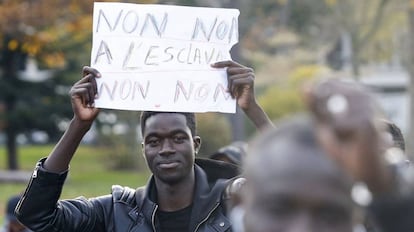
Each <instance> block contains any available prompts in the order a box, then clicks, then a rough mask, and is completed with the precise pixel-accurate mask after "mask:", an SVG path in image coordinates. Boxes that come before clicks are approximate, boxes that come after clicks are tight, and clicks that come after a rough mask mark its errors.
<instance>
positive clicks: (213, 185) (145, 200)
mask: <svg viewBox="0 0 414 232" xmlns="http://www.w3.org/2000/svg"><path fill="white" fill-rule="evenodd" d="M198 163H199V164H200V165H202V166H203V167H210V168H211V167H213V166H214V165H215V163H216V164H217V162H214V161H213V162H212V163H211V162H210V161H206V160H202V161H200V160H198V159H196V164H195V165H194V173H195V191H194V196H193V208H192V213H191V219H190V226H189V229H190V231H194V230H195V229H196V228H197V226H198V224H199V223H201V222H203V220H204V219H206V218H208V216H209V214H211V212H212V211H214V209H215V208H216V207H217V206H218V205H219V204H220V202H221V196H222V193H223V191H224V188H225V186H227V182H228V181H226V180H225V179H228V178H232V177H234V176H236V175H237V174H238V171H239V170H238V169H235V168H234V167H230V166H227V167H226V168H230V170H232V171H231V172H228V171H227V173H225V174H223V175H222V178H225V179H219V178H218V177H220V175H217V173H215V175H214V177H210V178H208V176H207V174H206V172H205V171H204V170H203V168H201V167H200V166H199V165H198ZM206 164H207V166H206ZM218 164H219V165H218V166H217V167H216V168H215V170H216V172H217V171H218V170H223V164H222V162H220V163H218ZM224 170H226V169H224ZM227 170H229V169H227ZM207 171H208V172H209V168H207ZM218 173H220V171H218ZM209 182H210V184H209ZM136 198H137V199H136V200H137V202H141V204H142V208H141V210H140V211H141V213H142V214H143V216H144V218H145V220H146V221H147V222H150V223H153V221H154V223H155V219H154V218H153V217H154V216H155V212H156V209H157V208H158V205H157V204H156V202H155V199H156V186H155V180H154V176H151V177H150V179H149V181H148V183H147V185H146V190H145V194H138V191H137V194H136Z"/></svg>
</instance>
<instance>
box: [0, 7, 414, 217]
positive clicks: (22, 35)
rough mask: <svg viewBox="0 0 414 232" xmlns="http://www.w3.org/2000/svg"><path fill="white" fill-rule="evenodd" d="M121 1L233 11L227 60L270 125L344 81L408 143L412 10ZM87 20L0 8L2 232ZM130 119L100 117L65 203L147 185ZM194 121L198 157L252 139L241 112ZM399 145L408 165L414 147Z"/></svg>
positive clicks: (79, 57)
mask: <svg viewBox="0 0 414 232" xmlns="http://www.w3.org/2000/svg"><path fill="white" fill-rule="evenodd" d="M118 2H129V3H152V4H177V5H187V6H203V7H224V8H238V9H239V10H240V13H241V14H240V17H239V32H240V37H239V43H238V44H237V45H236V46H235V47H234V48H233V49H232V57H233V59H234V60H236V61H238V62H240V63H242V64H245V65H247V66H250V67H253V68H254V69H255V73H256V86H255V91H256V95H257V99H258V101H259V103H260V104H261V105H262V106H263V108H264V110H265V111H266V112H267V113H268V115H269V116H270V117H271V118H272V119H273V120H278V119H282V118H284V117H289V116H290V115H292V114H295V113H298V112H302V111H304V110H305V109H304V106H303V104H302V102H301V95H300V90H301V87H302V85H303V83H304V82H307V81H310V80H315V79H318V78H326V77H341V78H353V79H355V80H356V81H361V82H363V83H365V84H366V85H368V86H369V87H370V88H372V89H373V90H374V91H375V93H376V95H377V96H378V100H379V103H380V104H381V105H382V106H383V108H384V113H385V114H386V115H387V117H389V118H390V119H391V120H392V121H394V122H395V123H396V124H397V125H398V126H399V127H400V128H401V129H402V131H403V133H404V136H405V137H406V138H411V136H412V135H413V132H414V129H413V128H414V125H413V124H414V123H411V122H412V118H413V117H414V113H412V112H411V111H414V107H412V106H411V105H412V104H411V103H413V104H414V101H410V99H412V97H411V96H413V95H414V88H413V87H412V86H411V85H414V82H411V81H410V80H411V78H412V77H413V73H414V64H413V63H414V62H413V57H412V55H413V54H414V53H413V51H414V45H412V44H410V41H414V1H412V0H364V1H360V0H260V1H254V0H222V1H219V0H176V1H161V0H160V1H156V0H147V1H118ZM92 10H93V1H91V0H4V1H1V3H0V15H2V17H1V18H0V222H2V221H3V220H4V212H5V204H6V201H7V198H8V197H10V196H11V195H13V194H17V193H19V192H21V191H23V190H24V187H25V185H26V184H27V181H28V179H29V177H30V173H31V170H32V169H33V167H34V165H35V163H36V161H37V160H38V159H40V158H41V157H44V156H47V154H48V153H49V152H50V151H51V150H52V149H53V145H54V144H55V143H56V142H57V140H58V139H59V137H60V136H61V134H62V133H63V131H64V130H65V128H66V126H67V125H68V122H69V120H70V118H71V116H72V111H71V106H70V99H69V97H68V91H69V89H70V86H71V85H72V84H73V83H74V82H75V81H76V80H78V79H79V78H80V76H81V68H82V66H84V65H88V64H89V63H90V50H91V37H92ZM410 102H411V103H410ZM138 117H139V112H126V111H115V110H103V111H102V112H101V113H100V115H99V118H98V120H97V121H96V123H95V124H94V127H93V129H92V130H91V131H90V133H89V134H88V135H87V136H86V137H85V139H84V141H83V143H82V145H81V147H80V149H79V150H78V151H77V153H76V155H75V158H74V160H73V162H72V164H71V168H70V175H69V177H68V180H67V185H65V187H64V190H63V193H62V198H72V197H77V196H80V195H83V196H86V197H93V196H97V195H102V194H108V193H109V192H110V187H111V185H112V184H120V185H127V186H130V187H137V186H140V185H143V184H145V182H146V179H147V177H148V176H149V172H148V170H147V169H146V164H145V162H144V161H143V158H142V155H141V145H140V142H141V141H140V139H141V138H140V134H139V129H138V127H139V120H138ZM197 117H198V133H199V134H200V135H201V136H202V138H203V145H202V150H201V152H200V154H201V155H202V156H207V155H209V154H212V153H213V152H214V151H215V150H217V149H218V148H219V147H221V146H223V145H226V144H228V143H230V142H232V141H238V140H248V139H249V138H251V137H252V136H253V135H254V133H255V130H254V127H253V125H252V124H251V123H250V122H249V121H248V120H247V119H246V118H245V116H244V115H243V113H242V112H239V111H238V112H237V113H236V114H234V115H233V114H219V113H204V114H197ZM406 142H407V150H408V151H407V153H408V154H413V151H414V148H413V146H414V144H412V142H411V141H410V140H408V139H407V140H406Z"/></svg>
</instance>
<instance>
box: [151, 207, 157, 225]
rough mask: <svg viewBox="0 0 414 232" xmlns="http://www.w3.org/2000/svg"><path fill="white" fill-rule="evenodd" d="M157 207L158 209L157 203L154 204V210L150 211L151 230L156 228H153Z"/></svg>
mask: <svg viewBox="0 0 414 232" xmlns="http://www.w3.org/2000/svg"><path fill="white" fill-rule="evenodd" d="M157 209H158V205H155V208H154V210H153V211H152V216H151V222H152V230H153V231H156V230H155V213H156V212H157Z"/></svg>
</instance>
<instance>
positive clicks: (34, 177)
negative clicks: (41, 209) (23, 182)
mask: <svg viewBox="0 0 414 232" xmlns="http://www.w3.org/2000/svg"><path fill="white" fill-rule="evenodd" d="M41 165H42V164H41V163H40V162H37V163H36V166H35V169H34V170H33V173H32V178H30V180H29V184H28V185H27V188H26V191H25V192H24V194H23V196H22V198H23V199H21V200H20V201H19V202H18V205H17V206H16V211H18V212H19V211H20V207H21V203H22V202H23V201H24V198H25V197H26V194H27V192H28V191H29V189H30V188H31V187H32V183H33V179H36V178H37V171H38V170H39V168H40V166H41Z"/></svg>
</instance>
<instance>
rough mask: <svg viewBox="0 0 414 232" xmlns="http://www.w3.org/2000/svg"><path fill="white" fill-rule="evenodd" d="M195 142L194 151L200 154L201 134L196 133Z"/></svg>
mask: <svg viewBox="0 0 414 232" xmlns="http://www.w3.org/2000/svg"><path fill="white" fill-rule="evenodd" d="M193 143H194V151H195V154H198V151H199V150H200V148H201V138H200V136H198V135H196V136H194V137H193Z"/></svg>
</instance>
